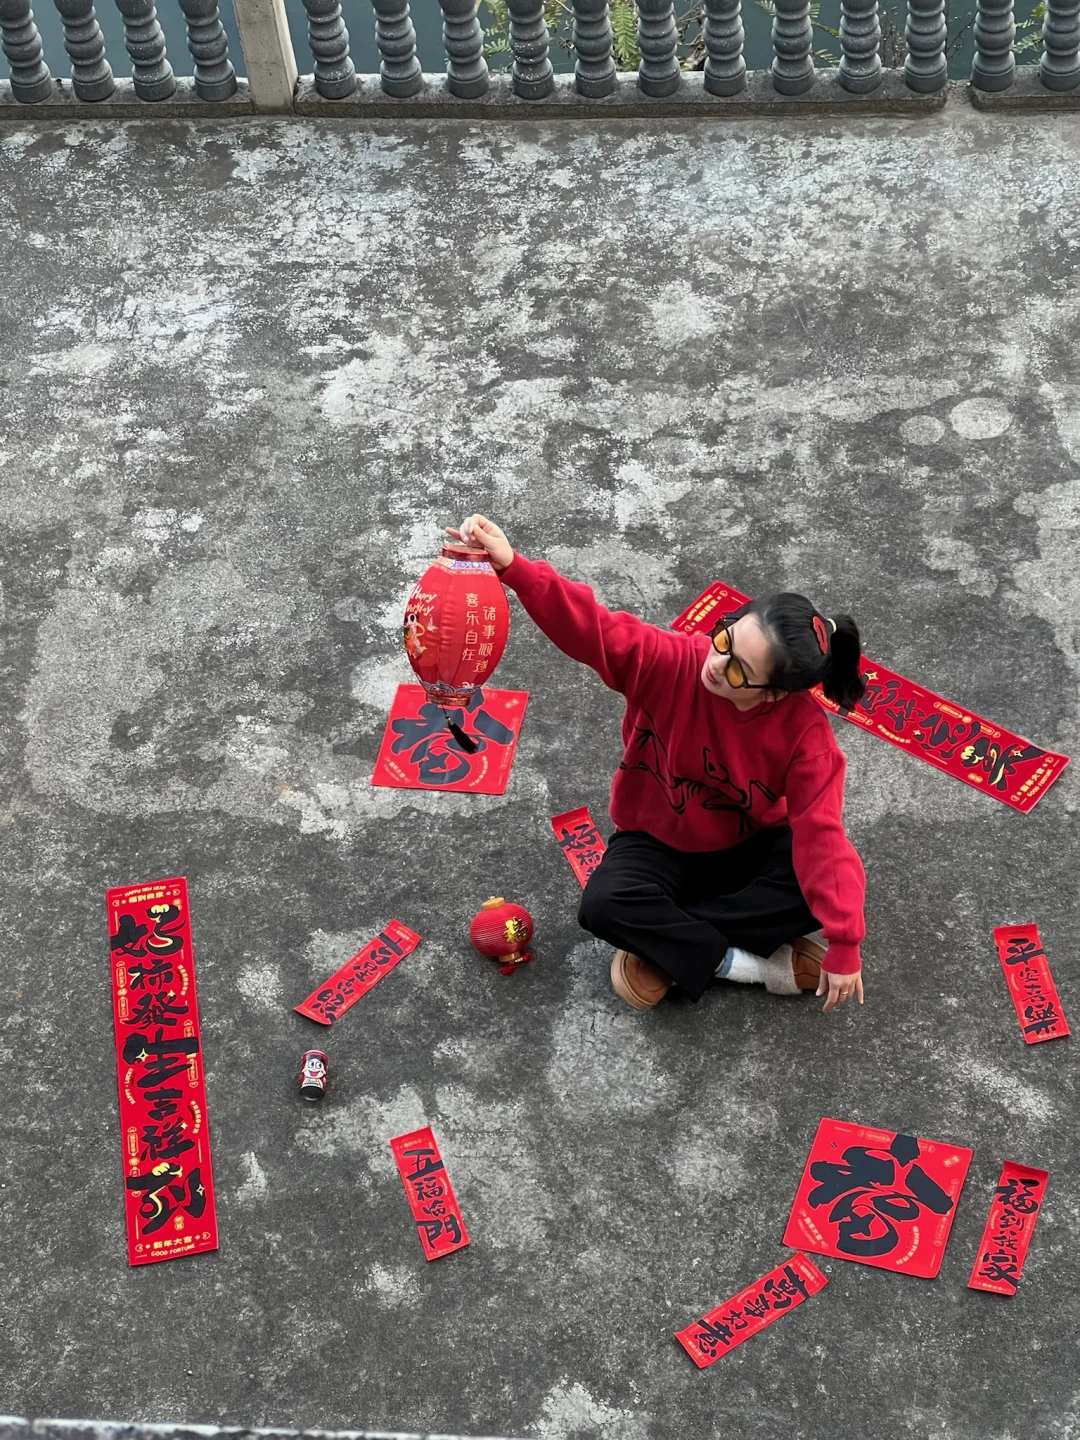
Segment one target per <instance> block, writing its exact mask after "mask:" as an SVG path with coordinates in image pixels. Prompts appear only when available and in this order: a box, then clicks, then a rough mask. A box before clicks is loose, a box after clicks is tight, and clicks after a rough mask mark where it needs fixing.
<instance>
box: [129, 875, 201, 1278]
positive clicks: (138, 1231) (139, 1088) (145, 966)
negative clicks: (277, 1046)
mask: <svg viewBox="0 0 1080 1440" xmlns="http://www.w3.org/2000/svg"><path fill="white" fill-rule="evenodd" d="M105 903H106V905H107V907H108V916H109V949H110V953H111V957H112V962H111V963H112V990H113V1023H114V1026H115V1029H116V1078H117V1084H118V1087H119V1091H120V1132H121V1137H122V1140H123V1157H124V1198H125V1212H126V1218H127V1238H128V1262H129V1264H131V1265H150V1264H153V1263H154V1262H155V1261H157V1260H175V1259H176V1257H177V1256H178V1255H197V1254H199V1253H200V1252H201V1251H203V1250H216V1249H217V1244H218V1235H217V1214H216V1211H215V1206H214V1177H213V1172H212V1170H211V1164H210V1131H209V1127H208V1121H207V1112H206V1087H205V1084H204V1081H203V1065H202V1064H201V1063H200V1060H201V1035H200V1030H199V1005H198V1001H197V999H196V997H195V956H194V953H193V951H192V948H191V920H190V912H189V910H188V892H187V881H186V880H183V879H179V878H176V879H172V880H155V881H153V882H152V883H151V884H148V885H127V886H123V887H120V888H118V889H115V890H109V891H108V892H107V894H106V897H105Z"/></svg>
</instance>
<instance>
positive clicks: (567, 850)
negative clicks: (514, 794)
mask: <svg viewBox="0 0 1080 1440" xmlns="http://www.w3.org/2000/svg"><path fill="white" fill-rule="evenodd" d="M551 828H552V830H554V832H555V839H556V840H558V842H559V844H560V845H561V846H562V852H563V854H564V855H565V856H566V858H567V860H569V861H570V864H571V866H572V867H573V871H574V874H575V875H576V876H577V878H578V879H579V880H580V881H581V888H582V889H583V890H584V888H585V886H586V885H587V884H588V883H589V876H590V875H591V874H592V873H593V871H594V870H595V869H596V867H597V866H598V865H599V864H600V861H601V860H602V859H603V858H604V852H605V851H606V850H607V846H606V845H605V844H604V842H603V840H602V839H601V838H600V831H599V830H597V828H596V826H595V825H594V824H593V818H592V816H591V815H590V814H589V810H588V806H586V805H582V806H580V807H579V808H578V809H577V810H567V811H566V813H565V814H564V815H556V816H555V817H554V818H553V820H552V822H551Z"/></svg>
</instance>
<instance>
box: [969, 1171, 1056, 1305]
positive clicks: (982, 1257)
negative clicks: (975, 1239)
mask: <svg viewBox="0 0 1080 1440" xmlns="http://www.w3.org/2000/svg"><path fill="white" fill-rule="evenodd" d="M1049 1178H1050V1176H1049V1174H1048V1172H1047V1171H1046V1170H1036V1169H1035V1167H1034V1166H1032V1165H1018V1164H1017V1163H1016V1161H1015V1160H1006V1161H1005V1165H1004V1168H1003V1169H1002V1171H1001V1179H1000V1180H999V1181H998V1184H997V1189H996V1190H995V1191H994V1198H993V1200H992V1201H991V1202H990V1215H989V1218H988V1219H987V1221H986V1229H985V1230H984V1231H983V1237H982V1244H981V1245H980V1246H979V1256H978V1259H977V1260H976V1261H975V1264H974V1265H973V1267H972V1270H971V1279H970V1280H969V1281H968V1289H969V1290H992V1291H993V1292H994V1294H995V1295H1015V1294H1016V1287H1017V1285H1019V1283H1020V1276H1021V1274H1022V1272H1023V1269H1024V1260H1025V1259H1026V1257H1027V1252H1028V1246H1029V1245H1030V1244H1031V1232H1032V1230H1034V1228H1035V1221H1036V1220H1037V1219H1038V1218H1039V1210H1040V1208H1041V1207H1042V1202H1043V1197H1044V1196H1045V1194H1046V1182H1047V1180H1049Z"/></svg>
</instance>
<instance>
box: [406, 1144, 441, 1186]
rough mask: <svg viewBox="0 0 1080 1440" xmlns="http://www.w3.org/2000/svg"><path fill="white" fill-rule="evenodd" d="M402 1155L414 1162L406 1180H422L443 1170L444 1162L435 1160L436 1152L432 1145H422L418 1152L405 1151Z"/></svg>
mask: <svg viewBox="0 0 1080 1440" xmlns="http://www.w3.org/2000/svg"><path fill="white" fill-rule="evenodd" d="M402 1154H403V1155H405V1156H407V1157H408V1159H410V1160H411V1161H412V1162H413V1169H412V1170H411V1171H410V1172H409V1174H408V1175H406V1177H405V1178H406V1180H420V1179H422V1178H423V1177H424V1176H425V1175H434V1174H435V1173H436V1171H439V1170H442V1169H443V1162H442V1161H441V1160H436V1159H435V1158H434V1156H435V1151H434V1150H433V1149H432V1147H431V1146H430V1145H422V1146H420V1147H419V1148H418V1149H416V1150H405V1151H403V1152H402Z"/></svg>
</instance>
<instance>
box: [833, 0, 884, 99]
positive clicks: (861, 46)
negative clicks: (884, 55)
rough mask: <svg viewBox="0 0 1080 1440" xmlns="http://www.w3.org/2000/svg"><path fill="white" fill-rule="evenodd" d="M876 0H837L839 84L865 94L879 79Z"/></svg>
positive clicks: (872, 88) (878, 28)
mask: <svg viewBox="0 0 1080 1440" xmlns="http://www.w3.org/2000/svg"><path fill="white" fill-rule="evenodd" d="M880 44H881V23H880V21H879V20H878V0H840V48H841V50H842V52H843V54H842V56H841V59H840V84H841V85H842V86H843V87H844V89H845V90H849V91H850V92H851V93H852V94H853V95H866V94H868V93H869V92H870V91H871V90H876V89H877V88H878V86H879V85H880V84H881V81H882V74H881V56H880V55H879V54H878V46H879V45H880Z"/></svg>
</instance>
